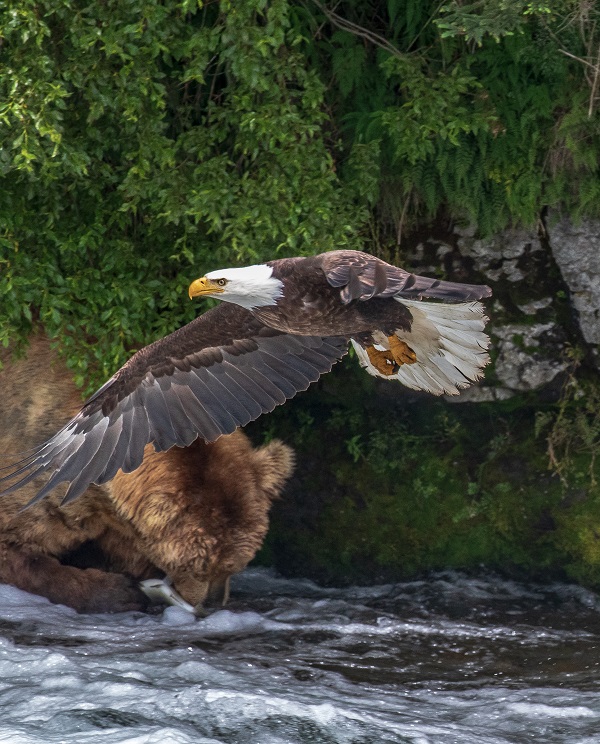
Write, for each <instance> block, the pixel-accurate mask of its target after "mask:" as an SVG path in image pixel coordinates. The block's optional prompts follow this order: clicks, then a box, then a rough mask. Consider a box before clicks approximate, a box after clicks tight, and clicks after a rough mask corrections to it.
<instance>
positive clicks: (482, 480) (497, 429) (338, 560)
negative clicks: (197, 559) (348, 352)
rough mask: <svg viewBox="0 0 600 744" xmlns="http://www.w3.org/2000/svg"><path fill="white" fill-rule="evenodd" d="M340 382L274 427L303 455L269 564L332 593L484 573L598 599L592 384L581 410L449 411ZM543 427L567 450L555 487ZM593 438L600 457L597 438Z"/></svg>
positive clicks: (299, 404)
mask: <svg viewBox="0 0 600 744" xmlns="http://www.w3.org/2000/svg"><path fill="white" fill-rule="evenodd" d="M340 371H341V372H342V374H341V375H338V381H337V385H336V386H335V387H334V386H333V385H332V386H327V385H322V386H321V388H320V389H319V388H317V389H315V390H313V391H311V392H310V393H308V394H306V395H305V396H304V399H301V400H299V401H292V402H291V403H290V404H288V406H286V409H285V411H283V412H275V413H274V414H272V416H271V417H270V421H269V424H268V425H269V426H270V427H271V428H273V429H274V431H276V432H277V435H278V436H283V437H284V438H286V439H287V441H289V442H290V443H291V444H293V445H294V446H295V447H296V449H297V451H298V468H299V470H300V473H299V478H298V483H299V484H301V485H300V486H299V490H298V492H292V493H290V492H288V493H287V494H286V498H285V500H284V501H283V502H282V503H281V504H280V505H276V506H275V508H274V513H273V516H272V528H271V532H270V534H269V536H268V538H267V541H268V546H267V550H268V555H269V560H270V561H271V563H273V562H275V565H277V567H278V568H279V569H280V570H282V571H284V572H289V573H297V574H299V575H307V573H308V574H309V575H313V576H317V577H319V578H320V579H321V580H325V581H334V582H344V581H360V580H364V581H373V580H375V579H377V580H390V581H393V580H397V579H400V578H403V577H411V576H414V575H415V574H418V573H419V572H422V571H424V570H429V569H440V568H448V567H454V568H461V569H473V568H477V567H478V566H480V565H486V566H488V567H494V568H497V569H500V570H503V571H516V572H519V571H521V572H522V571H527V572H529V573H530V574H531V573H538V574H539V573H542V572H545V574H546V575H553V576H561V575H562V576H564V575H565V574H568V575H570V576H572V577H574V578H577V579H578V580H581V581H584V582H585V583H587V584H588V585H590V586H594V587H598V586H600V573H599V571H600V550H599V549H598V537H597V535H598V532H599V531H600V490H599V487H598V482H597V480H595V479H594V477H593V476H592V473H593V471H594V468H596V475H597V468H598V465H597V463H595V461H594V452H593V451H592V450H591V449H590V448H589V447H588V446H587V443H588V442H589V440H588V439H587V438H586V437H587V434H586V433H585V432H588V431H591V430H589V429H588V428H586V426H588V425H589V424H591V423H593V422H595V426H596V427H597V416H596V417H595V418H593V417H592V419H591V420H590V418H589V417H590V415H591V412H592V411H596V413H597V410H598V407H597V406H598V398H597V396H598V394H599V393H600V388H599V387H598V384H597V383H596V384H595V385H592V387H590V388H589V390H588V394H589V396H590V397H589V398H588V402H587V403H586V404H585V406H583V407H582V403H581V400H577V401H576V400H575V399H573V398H571V399H570V400H569V402H563V403H562V404H561V405H560V406H558V407H557V406H551V405H546V406H541V405H539V404H538V406H537V407H536V406H532V405H527V404H525V401H523V400H522V401H520V404H518V403H515V401H514V400H513V401H507V402H506V403H495V404H478V405H476V406H475V405H474V406H470V405H468V404H465V405H456V404H454V405H448V404H445V403H444V402H441V401H431V400H426V399H420V400H418V401H412V402H407V401H406V400H405V401H403V399H402V396H397V397H396V396H394V397H388V396H387V395H384V394H383V390H381V391H380V392H381V394H380V395H379V396H378V395H377V393H376V389H374V386H373V383H372V382H371V381H370V380H369V381H366V382H365V381H364V380H363V379H361V377H359V376H358V372H356V371H355V370H354V369H351V368H347V369H345V370H340ZM363 377H364V376H363ZM383 385H385V383H382V386H383ZM367 393H368V394H367ZM357 398H358V399H360V400H361V401H362V406H361V408H360V411H357V409H356V407H355V406H354V405H353V401H354V400H356V399H357ZM560 411H562V413H560ZM584 411H585V412H586V414H585V415H586V416H587V424H586V425H584V427H583V429H578V430H577V434H574V433H573V431H572V430H571V425H572V423H573V422H574V421H577V420H580V416H581V415H583V413H584ZM558 413H560V415H561V416H562V419H561V421H558V420H557V418H556V416H557V414H558ZM545 415H547V416H548V417H549V418H548V420H547V421H545V423H544V427H545V428H544V429H543V431H544V433H545V434H548V428H547V427H548V425H549V424H550V423H552V424H553V425H554V426H555V427H556V426H557V425H558V426H559V427H562V428H564V429H565V430H566V431H565V434H566V436H567V437H574V440H573V448H572V450H571V454H572V456H571V457H570V459H569V460H568V462H563V469H562V472H561V473H560V477H559V475H558V474H557V473H555V472H552V471H551V470H549V469H548V455H547V451H546V441H545V437H540V436H539V425H540V422H541V417H543V416H545ZM580 423H581V422H580ZM594 437H595V438H594V439H593V442H594V443H595V446H596V447H597V446H598V432H597V430H596V429H595V434H594ZM324 441H325V442H327V447H326V448H323V442H324ZM575 445H577V446H575ZM579 445H581V446H579Z"/></svg>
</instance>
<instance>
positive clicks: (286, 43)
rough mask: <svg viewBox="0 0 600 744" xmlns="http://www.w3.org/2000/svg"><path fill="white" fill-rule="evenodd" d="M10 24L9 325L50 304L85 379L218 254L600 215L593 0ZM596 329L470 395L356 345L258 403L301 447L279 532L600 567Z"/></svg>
mask: <svg viewBox="0 0 600 744" xmlns="http://www.w3.org/2000/svg"><path fill="white" fill-rule="evenodd" d="M0 33H1V41H2V44H1V46H0V66H1V67H0V70H1V74H0V91H1V95H0V101H1V102H0V142H1V145H2V146H1V147H0V341H2V343H3V344H5V345H6V344H8V343H13V342H18V341H23V340H24V339H26V337H27V335H28V334H29V333H30V332H31V330H32V328H33V327H34V325H35V324H37V323H42V324H43V325H44V327H45V328H46V330H47V332H48V333H49V335H50V336H51V337H52V338H55V339H56V340H57V345H58V347H59V348H60V350H61V353H63V355H64V356H65V358H66V360H67V363H68V364H69V366H70V368H71V369H72V371H73V374H74V376H75V378H76V380H77V381H78V383H79V384H80V385H82V387H83V390H85V391H88V392H89V390H91V389H92V388H93V387H94V386H96V385H97V384H98V383H99V382H101V381H103V380H104V379H106V378H107V377H108V376H109V375H110V374H112V372H113V371H114V370H115V368H117V367H118V366H119V365H120V364H122V363H123V362H124V361H125V359H126V358H127V357H128V356H129V355H130V354H131V352H132V350H135V349H137V348H139V347H140V346H142V345H144V344H146V343H148V342H149V341H151V340H153V339H154V338H156V337H158V336H161V335H165V334H166V333H168V332H170V331H172V330H173V329H175V328H176V327H178V326H180V325H182V324H184V323H185V322H188V321H189V320H191V319H192V318H193V317H194V316H195V315H196V314H197V312H198V310H199V308H198V307H197V306H194V305H192V304H191V303H189V302H188V301H187V298H186V287H187V285H188V284H189V281H190V279H191V278H194V277H196V276H197V275H198V274H199V273H202V272H203V271H204V270H208V269H212V268H216V267H218V266H224V265H233V264H248V263H254V262H258V261H262V260H267V259H269V258H273V257H275V256H284V255H306V254H310V253H315V252H320V251H324V250H330V249H333V248H340V247H348V248H359V249H367V250H369V251H371V252H373V253H376V254H377V255H380V256H382V257H385V258H388V259H391V260H394V261H398V262H401V261H404V260H407V259H410V258H411V250H412V247H414V246H415V245H416V243H417V239H418V236H419V235H426V234H427V231H428V230H430V229H431V228H430V226H431V225H432V224H434V223H435V225H437V226H439V225H442V226H443V229H444V231H445V232H446V233H451V232H452V230H453V228H454V226H456V225H460V226H463V227H464V226H466V225H471V226H472V228H473V229H475V230H477V231H478V233H479V234H481V235H490V234H493V233H494V232H495V231H499V230H502V229H503V228H505V227H507V226H510V225H527V226H535V225H536V224H538V223H539V224H540V225H541V224H542V223H541V222H540V220H541V218H542V216H543V215H544V213H545V210H546V209H547V208H548V207H555V208H559V209H561V210H562V211H563V213H566V214H569V215H572V216H573V217H576V218H577V217H598V216H600V214H599V213H600V178H599V173H598V163H599V153H600V111H599V109H600V56H599V52H598V48H599V44H600V13H599V11H598V9H597V8H596V6H595V5H594V4H592V3H588V2H585V1H584V0H548V1H547V2H524V1H522V0H507V1H506V2H503V3H496V2H488V0H475V2H470V3H463V2H454V1H452V0H451V1H449V2H441V3H440V2H421V1H420V0H388V2H386V3H380V2H375V1H374V0H349V2H344V3H342V4H337V5H336V4H334V3H328V2H325V0H304V1H302V2H291V1H289V0H270V1H267V0H236V1H235V2H229V1H228V0H223V2H221V3H217V2H212V1H211V2H206V3H201V2H192V1H191V0H177V1H176V0H164V2H160V3H159V2H156V0H129V1H128V2H126V3H123V2H120V3H117V2H111V1H109V2H107V3H104V4H99V3H97V2H90V1H89V0H7V1H6V2H5V3H4V5H3V7H2V9H1V10H0ZM467 268H468V267H467ZM434 270H435V271H437V272H438V273H439V274H440V275H442V274H444V272H446V274H448V272H450V274H449V275H450V276H451V278H459V279H472V280H473V281H486V277H485V276H481V275H478V274H477V273H474V274H473V275H472V276H468V275H465V276H463V275H462V274H461V275H460V276H452V266H449V265H444V266H442V265H438V266H436V267H435V269H434ZM498 289H499V294H500V296H501V295H502V288H498ZM557 291H563V290H562V289H560V290H557ZM496 311H497V312H499V313H502V312H503V310H502V309H501V308H500V309H498V308H497V309H496ZM568 323H572V319H569V320H568ZM570 333H571V331H569V332H568V334H570ZM568 334H567V335H568ZM570 339H571V341H572V342H573V345H574V346H576V345H577V343H578V342H579V339H578V338H575V337H573V336H572V334H571V336H570ZM586 354H587V352H585V350H584V351H583V352H581V353H580V361H579V362H578V365H577V369H575V365H571V367H570V368H569V371H568V372H567V373H565V375H564V377H563V379H562V383H563V384H562V387H561V386H558V387H556V389H553V391H551V392H549V393H548V392H545V393H542V394H540V395H537V394H536V393H531V394H529V395H527V396H520V397H517V398H513V399H510V400H508V401H503V402H499V403H480V404H467V405H465V406H464V407H458V406H456V405H454V404H449V403H444V402H439V401H435V402H432V401H430V400H424V399H421V398H419V399H418V400H416V399H415V398H414V396H412V395H410V394H402V393H399V392H397V391H394V392H393V393H392V392H390V391H388V390H384V389H383V387H382V386H377V385H375V384H374V383H373V382H372V381H371V380H367V379H362V378H360V379H359V378H357V377H356V376H355V374H354V372H353V371H352V367H351V366H347V367H344V369H343V371H340V372H338V373H335V374H336V375H337V376H336V377H335V384H334V383H332V382H329V381H327V380H325V381H323V383H322V384H321V385H320V386H319V387H318V388H317V390H316V391H314V392H313V393H309V394H307V396H302V397H300V398H298V400H297V401H294V402H293V403H291V404H290V405H289V406H286V407H285V408H284V409H282V410H280V411H278V412H277V413H276V414H275V415H274V416H273V417H271V418H268V419H265V420H263V421H261V422H260V425H256V426H255V427H254V431H255V434H256V436H258V437H261V436H264V435H267V436H268V435H270V434H277V435H279V436H281V435H284V436H286V438H287V439H288V441H290V442H291V443H293V444H295V446H296V447H297V448H298V450H299V453H300V461H301V465H300V477H299V478H298V480H297V485H296V488H297V489H301V490H302V498H303V499H305V501H302V499H301V498H300V495H299V493H296V494H294V495H293V497H292V498H290V501H289V504H290V505H293V508H292V506H288V507H286V505H285V503H284V504H282V505H281V507H280V509H279V511H278V512H277V513H276V516H275V527H274V530H273V533H272V541H271V543H270V548H269V549H270V551H271V553H270V555H271V556H272V557H273V559H274V560H276V561H278V562H279V563H280V564H282V565H283V564H285V563H286V561H287V562H288V566H291V565H292V563H294V562H296V563H297V564H298V566H301V567H302V569H303V570H306V571H310V572H313V573H315V574H319V575H323V576H325V577H326V578H327V577H329V578H331V579H339V578H350V579H351V578H352V577H353V576H354V577H360V578H364V579H369V577H373V576H375V575H378V574H383V573H385V574H386V575H389V576H395V575H398V576H399V575H407V574H410V573H413V572H415V571H418V570H422V569H425V568H430V567H440V566H444V565H453V566H474V565H476V564H478V563H481V562H485V563H488V564H494V565H496V566H501V565H503V564H506V565H508V564H510V565H511V566H522V567H523V568H526V569H527V570H531V571H533V570H542V569H545V568H551V569H552V570H554V569H557V570H558V569H560V570H567V571H570V572H571V574H572V575H573V576H575V577H577V578H579V579H580V580H583V581H586V582H588V583H598V582H600V578H599V575H598V573H597V571H598V565H599V564H600V548H598V547H597V544H598V545H600V538H599V537H598V535H599V534H600V492H599V490H598V479H599V477H600V476H599V475H598V462H599V461H600V456H599V455H598V450H599V445H598V438H599V436H600V431H599V429H600V426H599V422H598V416H597V410H598V407H597V405H596V402H597V401H598V399H599V398H600V393H599V392H598V383H597V379H596V378H597V373H595V372H593V365H592V364H591V362H590V357H589V355H586ZM363 377H364V375H363ZM490 379H493V370H492V371H491V372H490ZM265 432H266V434H265ZM324 442H325V443H326V445H327V446H326V449H325V450H324V444H323V443H324ZM286 525H287V526H286ZM286 551H287V552H286ZM266 555H267V554H265V556H266ZM265 559H266V558H265Z"/></svg>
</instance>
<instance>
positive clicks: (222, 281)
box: [217, 279, 227, 287]
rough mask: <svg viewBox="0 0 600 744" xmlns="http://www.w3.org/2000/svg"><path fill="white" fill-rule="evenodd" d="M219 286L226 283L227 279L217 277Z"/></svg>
mask: <svg viewBox="0 0 600 744" xmlns="http://www.w3.org/2000/svg"><path fill="white" fill-rule="evenodd" d="M217 284H218V285H219V287H224V286H225V285H226V284H227V279H217Z"/></svg>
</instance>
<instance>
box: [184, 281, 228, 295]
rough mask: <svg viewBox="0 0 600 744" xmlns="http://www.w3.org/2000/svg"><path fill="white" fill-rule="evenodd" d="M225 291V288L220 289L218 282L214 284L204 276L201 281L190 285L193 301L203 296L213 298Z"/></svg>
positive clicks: (189, 291)
mask: <svg viewBox="0 0 600 744" xmlns="http://www.w3.org/2000/svg"><path fill="white" fill-rule="evenodd" d="M223 291H224V290H223V287H220V286H219V285H218V284H217V283H216V282H213V281H211V280H210V279H207V278H206V277H205V276H203V277H202V278H201V279H196V280H195V281H193V282H192V283H191V284H190V288H189V289H188V294H189V296H190V300H193V299H194V297H201V296H203V295H208V296H211V295H214V294H219V293H220V292H223Z"/></svg>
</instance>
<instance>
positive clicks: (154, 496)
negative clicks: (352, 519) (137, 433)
mask: <svg viewBox="0 0 600 744" xmlns="http://www.w3.org/2000/svg"><path fill="white" fill-rule="evenodd" d="M0 361H1V362H2V364H3V368H2V370H1V371H0V391H1V394H0V466H1V465H4V464H6V465H9V464H10V463H11V462H14V460H15V457H11V455H15V454H18V453H19V452H24V451H25V450H27V449H29V448H31V447H34V446H36V445H38V444H40V443H41V442H42V441H44V440H45V439H47V438H48V437H49V436H51V435H52V434H54V433H55V432H56V431H57V430H58V428H59V427H60V426H62V425H63V424H64V423H65V421H67V420H68V419H69V418H70V417H71V416H72V415H73V414H75V413H76V411H77V410H78V409H79V408H80V407H81V404H82V401H81V397H80V393H79V392H78V390H77V388H76V386H75V384H74V382H73V380H72V378H71V375H70V373H69V371H68V369H67V368H66V366H65V364H64V363H63V362H62V361H61V360H60V359H59V358H58V356H57V355H56V354H55V353H54V352H53V351H52V349H51V345H50V342H49V341H48V339H47V338H46V337H45V336H44V335H43V334H41V333H39V334H36V335H34V336H32V338H31V339H30V345H29V347H28V350H27V354H26V356H25V357H21V358H13V355H12V354H11V351H10V350H2V351H0ZM17 459H18V458H17ZM3 461H4V462H3ZM292 469H293V453H292V450H291V449H290V448H289V447H287V446H286V445H284V444H283V443H281V442H279V441H273V442H271V443H270V444H268V445H266V446H264V447H261V448H259V449H255V448H253V447H252V445H251V444H250V441H249V439H248V438H247V436H246V435H245V434H244V433H243V432H241V431H239V430H238V431H236V432H235V433H233V434H230V435H229V436H223V437H221V438H220V439H218V440H217V441H216V442H214V443H212V444H206V443H205V442H203V441H198V440H196V442H194V443H193V444H192V445H191V446H190V447H186V448H184V449H181V448H177V447H174V448H172V449H171V450H169V451H168V452H162V453H156V452H154V449H153V447H152V446H150V445H149V446H148V447H146V451H145V458H144V461H143V463H142V465H141V466H140V467H139V468H138V469H137V470H136V471H135V472H134V473H131V474H128V475H126V474H124V473H122V472H119V473H118V474H117V475H116V476H115V478H114V479H113V480H112V481H111V482H110V483H107V484H105V485H103V486H92V487H90V488H89V489H88V490H87V491H86V493H85V494H84V495H83V496H81V497H80V498H79V499H76V500H75V501H74V502H72V503H70V504H67V505H65V506H64V507H61V506H60V501H61V498H62V496H63V495H64V491H65V488H64V484H62V486H59V487H58V488H57V489H55V491H54V492H52V493H51V494H50V495H49V496H48V497H47V498H45V499H42V500H41V501H39V502H37V503H36V504H34V505H32V506H31V507H29V508H27V509H25V510H23V507H24V506H25V505H26V504H27V503H28V502H29V500H30V499H31V498H32V497H33V496H34V495H35V493H36V492H37V490H38V489H39V488H40V486H41V485H42V484H43V481H44V479H41V480H39V479H37V480H34V481H33V482H32V483H30V484H28V485H27V486H25V487H24V488H22V489H20V490H18V491H16V492H15V493H13V494H9V495H8V496H4V497H2V500H1V501H0V582H3V583H9V584H13V585H14V586H17V587H19V588H21V589H24V590H26V591H30V592H34V593H36V594H41V595H43V596H45V597H47V598H48V599H49V600H50V601H52V602H56V603H60V604H66V605H69V606H71V607H73V608H74V609H76V610H77V611H79V612H111V611H113V612H118V611H123V610H131V609H142V608H143V607H145V605H146V603H147V600H146V597H145V595H144V594H143V593H142V592H141V591H140V589H139V587H138V585H137V582H138V581H139V580H140V579H146V578H151V577H157V578H160V577H161V576H163V575H165V574H166V576H167V577H168V578H169V579H170V580H171V581H172V584H173V586H174V588H175V590H176V591H177V592H178V593H179V594H180V595H181V596H182V597H183V599H184V600H186V601H187V602H188V603H190V604H191V605H193V606H194V607H196V608H198V609H200V607H201V605H202V603H203V602H204V601H205V600H206V599H207V598H214V599H220V600H221V601H223V602H225V601H226V600H227V596H228V583H229V577H230V576H231V575H232V574H234V573H236V572H238V571H241V570H242V569H243V568H245V567H246V565H247V564H248V562H249V561H250V560H252V558H253V557H254V555H255V554H256V552H257V550H258V549H259V547H260V546H261V544H262V541H263V539H264V536H265V534H266V532H267V528H268V512H269V508H270V505H271V502H272V500H273V499H275V498H277V497H278V496H279V494H280V492H281V489H282V487H283V485H284V483H285V481H286V479H287V478H288V477H289V476H290V474H291V471H292ZM0 472H1V471H0ZM91 546H93V548H94V549H93V550H89V549H88V548H90V547H91ZM74 556H75V559H74V558H73V557H74ZM82 556H83V558H82ZM82 560H83V562H82ZM69 562H70V563H71V565H69ZM90 564H91V566H92V567H87V568H82V567H80V566H86V565H90ZM93 566H96V567H93ZM107 568H108V569H110V570H106V569H107Z"/></svg>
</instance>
